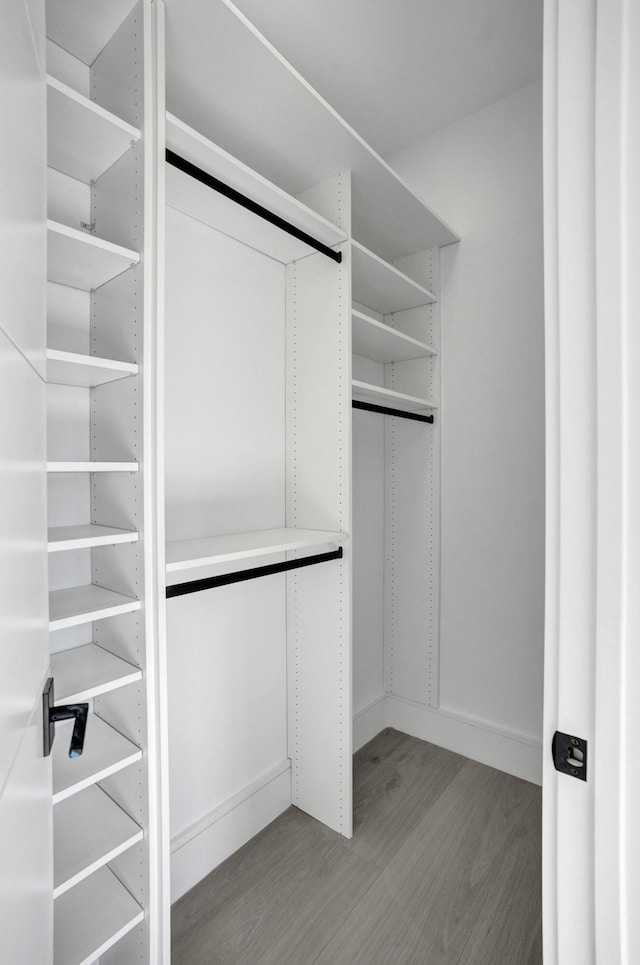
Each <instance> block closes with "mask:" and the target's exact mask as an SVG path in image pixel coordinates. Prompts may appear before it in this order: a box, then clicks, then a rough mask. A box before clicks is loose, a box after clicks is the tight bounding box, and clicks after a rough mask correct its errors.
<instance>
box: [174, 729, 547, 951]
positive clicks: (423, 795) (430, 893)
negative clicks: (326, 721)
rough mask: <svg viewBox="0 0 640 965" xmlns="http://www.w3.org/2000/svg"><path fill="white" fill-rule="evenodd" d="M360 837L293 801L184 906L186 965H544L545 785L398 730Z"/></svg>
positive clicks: (367, 764)
mask: <svg viewBox="0 0 640 965" xmlns="http://www.w3.org/2000/svg"><path fill="white" fill-rule="evenodd" d="M354 800H355V815H356V820H355V832H354V837H353V839H352V840H351V841H347V839H346V838H343V837H341V836H340V835H338V834H335V833H334V832H333V831H330V830H329V829H327V828H325V827H323V826H322V825H320V824H319V823H318V822H316V821H314V820H313V819H312V818H310V817H308V816H307V815H305V814H303V813H302V812H300V811H297V810H296V809H295V808H291V809H289V810H288V811H286V812H285V813H284V814H283V815H281V816H280V818H278V819H277V820H276V821H275V822H273V824H271V825H270V826H269V827H268V828H266V829H265V830H264V831H263V832H261V833H260V834H259V835H257V836H256V837H255V838H254V839H253V840H252V841H250V842H249V843H248V844H247V845H245V846H244V848H241V849H240V851H238V852H237V853H236V854H235V855H233V856H232V857H231V858H230V859H229V860H228V861H226V862H224V864H222V865H221V866H220V867H219V868H217V869H216V870H215V871H214V872H212V874H210V875H209V876H208V877H207V878H205V879H204V881H202V882H200V883H199V884H198V885H197V886H196V887H195V888H194V889H192V891H190V892H189V893H188V894H187V895H185V896H184V898H182V899H181V900H180V901H179V902H177V903H176V905H174V907H173V918H172V924H173V939H172V954H173V957H172V961H173V962H174V965H540V963H541V961H542V953H541V931H540V875H541V869H540V865H541V861H540V853H541V845H540V812H541V803H540V788H538V787H536V786H534V785H531V784H528V783H527V782H525V781H520V780H518V779H517V778H514V777H510V776H509V775H507V774H503V773H502V772H500V771H496V770H494V769H492V768H489V767H485V766H484V765H482V764H477V763H475V762H473V761H469V760H467V759H466V758H462V757H460V756H458V755H456V754H452V753H450V752H448V751H445V750H443V749H442V748H439V747H435V746H434V745H431V744H427V743H425V742H424V741H419V740H416V739H415V738H411V737H407V736H406V735H404V734H400V733H398V732H397V731H391V730H387V731H383V732H382V733H381V734H379V735H378V737H377V738H375V739H374V741H372V742H370V743H369V744H368V745H367V746H366V747H365V748H363V749H362V750H361V751H360V752H358V754H357V755H356V756H355V759H354Z"/></svg>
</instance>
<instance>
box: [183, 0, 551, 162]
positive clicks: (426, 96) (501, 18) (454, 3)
mask: <svg viewBox="0 0 640 965" xmlns="http://www.w3.org/2000/svg"><path fill="white" fill-rule="evenodd" d="M180 2H181V0H178V5H177V7H176V6H174V3H175V0H173V3H171V0H169V4H170V5H171V6H172V7H173V9H174V11H175V12H178V10H179V9H180ZM206 2H207V3H210V2H212V0H206ZM235 4H236V6H237V7H238V9H240V10H241V11H242V13H244V14H245V15H246V16H247V17H248V18H249V20H251V22H252V23H253V24H255V26H256V27H257V28H258V29H259V30H260V31H261V32H262V33H263V34H264V35H265V37H266V38H267V40H269V41H270V42H271V43H272V44H273V45H274V46H275V47H276V48H277V49H278V50H279V51H280V53H281V54H283V56H284V57H286V59H287V60H289V61H290V62H291V63H292V65H293V66H294V67H295V68H296V69H297V70H299V71H300V73H301V74H302V75H303V76H304V77H305V78H306V79H307V80H308V81H309V83H311V84H312V85H313V86H314V87H315V88H316V89H317V90H318V92H319V93H320V94H321V95H322V96H323V97H325V98H326V99H327V100H328V101H329V103H330V104H331V105H332V106H333V107H334V108H335V109H336V110H337V111H338V112H339V113H340V114H342V116H343V117H344V118H345V120H347V121H348V122H349V123H350V124H351V125H352V126H353V127H354V128H355V129H356V130H357V131H358V132H359V133H360V134H361V135H362V136H363V137H364V138H365V140H367V141H369V143H370V144H371V145H372V147H374V148H375V149H376V150H378V151H379V152H380V153H381V154H382V155H383V156H385V157H389V156H390V155H392V154H394V153H395V152H396V151H398V150H400V149H401V148H403V147H406V146H407V145H408V144H411V143H413V142H414V141H417V140H418V139H419V138H421V137H424V136H425V135H427V134H430V133H431V132H433V131H435V130H438V129H439V128H442V127H446V126H447V125H448V124H452V123H453V122H454V121H456V120H459V119H460V118H461V117H465V116H466V115H468V114H471V113H473V112H474V111H477V110H480V108H482V107H486V106H487V105H488V104H491V103H493V101H495V100H498V99H499V98H501V97H505V96H506V95H507V94H509V93H511V92H512V91H515V90H518V89H519V88H520V87H524V85H525V84H528V83H530V82H531V81H533V80H535V79H536V78H537V77H539V76H540V75H541V73H542V8H543V0H235Z"/></svg>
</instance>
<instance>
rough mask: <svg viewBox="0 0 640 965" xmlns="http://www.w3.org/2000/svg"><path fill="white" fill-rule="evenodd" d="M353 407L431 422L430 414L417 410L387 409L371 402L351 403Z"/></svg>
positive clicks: (355, 401) (416, 420)
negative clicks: (420, 412) (421, 413)
mask: <svg viewBox="0 0 640 965" xmlns="http://www.w3.org/2000/svg"><path fill="white" fill-rule="evenodd" d="M351 405H352V406H353V408H354V409H366V410H367V412H381V413H382V415H394V416H397V417H398V418H399V419H412V420H413V421H414V422H433V416H432V415H420V414H419V413H418V412H404V411H403V410H402V409H389V408H387V406H386V405H373V404H372V403H371V402H358V401H357V399H354V400H353V402H352V403H351Z"/></svg>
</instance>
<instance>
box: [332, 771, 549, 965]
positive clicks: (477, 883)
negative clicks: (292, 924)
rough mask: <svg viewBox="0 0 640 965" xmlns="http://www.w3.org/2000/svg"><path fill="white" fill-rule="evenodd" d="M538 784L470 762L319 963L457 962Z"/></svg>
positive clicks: (507, 961) (509, 964)
mask: <svg viewBox="0 0 640 965" xmlns="http://www.w3.org/2000/svg"><path fill="white" fill-rule="evenodd" d="M531 787H532V785H529V784H527V783H526V782H525V781H519V780H518V779H517V778H513V777H509V776H508V775H505V774H502V773H500V772H499V771H495V770H492V769H491V768H488V767H485V766H483V765H481V764H476V763H475V762H473V761H467V762H466V763H465V765H464V767H463V768H462V769H461V770H460V772H459V773H458V775H457V776H456V777H455V778H454V780H453V781H452V782H451V783H450V784H449V786H448V787H447V789H446V790H445V791H444V793H443V794H442V795H441V797H440V799H439V800H438V802H437V804H436V806H435V807H432V808H431V809H430V810H429V812H428V814H427V815H426V816H425V817H424V818H423V820H422V821H421V822H420V823H419V824H418V826H417V827H416V828H415V830H414V831H413V832H412V833H411V835H410V836H409V837H408V838H407V840H406V842H405V844H404V845H403V846H402V848H401V849H400V850H399V852H398V853H397V855H396V856H395V857H394V858H393V859H392V860H391V862H390V863H389V865H388V867H387V868H386V869H385V870H384V871H383V872H382V874H381V875H380V876H379V877H378V878H377V879H376V881H375V883H374V884H373V885H372V887H371V888H370V889H369V891H368V892H367V893H366V895H365V896H364V898H363V899H362V901H361V902H360V903H359V904H358V905H357V906H356V908H355V909H354V910H353V911H352V913H351V914H350V916H349V918H348V919H346V920H345V921H344V922H343V924H342V925H341V926H340V928H339V929H338V930H337V932H336V933H335V935H334V937H333V938H332V940H331V941H330V942H329V943H328V945H327V946H326V948H325V949H324V950H323V951H322V953H321V954H320V955H319V956H318V958H317V959H316V961H315V963H314V965H387V963H389V965H415V963H417V962H423V961H424V962H426V963H428V965H454V963H457V961H458V959H459V958H460V955H461V954H462V952H463V949H464V947H465V945H467V943H468V941H469V938H470V936H471V935H472V934H473V930H474V927H475V925H476V923H477V922H478V921H479V920H480V918H481V917H482V915H483V914H484V913H485V908H486V905H487V903H488V900H489V898H490V897H491V895H492V888H493V882H494V877H495V875H496V873H497V872H498V870H499V868H500V866H501V864H502V862H504V861H505V860H506V859H507V856H508V855H509V852H510V850H511V849H512V848H513V847H514V844H515V843H516V842H517V840H518V838H519V836H521V835H522V834H523V819H524V815H525V813H526V811H527V810H528V808H529V805H530V803H531V790H530V789H531ZM538 860H539V859H538ZM517 961H518V959H517V958H514V957H509V956H507V957H506V958H503V959H497V958H495V957H494V958H491V962H492V965H514V963H515V962H517Z"/></svg>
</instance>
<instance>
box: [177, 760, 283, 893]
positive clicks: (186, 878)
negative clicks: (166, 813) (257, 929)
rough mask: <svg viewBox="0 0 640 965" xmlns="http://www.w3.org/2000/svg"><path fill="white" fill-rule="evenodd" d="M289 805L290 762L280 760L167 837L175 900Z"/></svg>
mask: <svg viewBox="0 0 640 965" xmlns="http://www.w3.org/2000/svg"><path fill="white" fill-rule="evenodd" d="M290 805H291V762H290V761H289V760H286V761H282V762H281V763H280V764H278V765H277V766H276V767H273V768H272V769H271V770H270V771H268V772H267V773H266V774H261V775H260V777H259V778H257V779H256V780H255V781H253V782H252V783H251V784H249V785H248V786H247V787H244V788H242V790H241V791H239V792H238V793H237V794H234V795H233V797H230V798H228V799H227V800H226V801H224V802H223V803H222V804H220V805H219V806H218V807H217V808H215V809H214V810H213V811H210V812H209V814H206V815H205V816H204V817H203V818H201V819H200V820H199V821H196V822H195V824H192V825H191V826H190V827H188V828H186V829H185V830H184V831H181V832H180V833H179V834H177V835H175V836H174V837H173V838H172V839H171V901H172V902H174V901H177V900H178V898H181V897H182V895H184V894H185V893H186V892H187V891H189V889H190V888H193V886H194V885H197V883H198V882H199V881H201V880H202V879H203V878H204V877H206V876H207V875H208V874H209V873H210V872H211V871H213V870H214V868H217V867H218V865H219V864H221V863H222V862H223V861H225V860H226V859H227V858H228V857H230V856H231V855H232V854H233V853H234V852H235V851H237V850H238V848H241V847H242V845H243V844H246V843H247V841H250V840H251V838H253V837H254V836H255V835H256V834H258V832H259V831H262V829H263V828H265V827H266V826H267V824H269V823H270V822H271V821H274V820H275V818H277V817H278V815H279V814H282V812H283V811H286V809H287V808H288V807H289V806H290Z"/></svg>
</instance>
